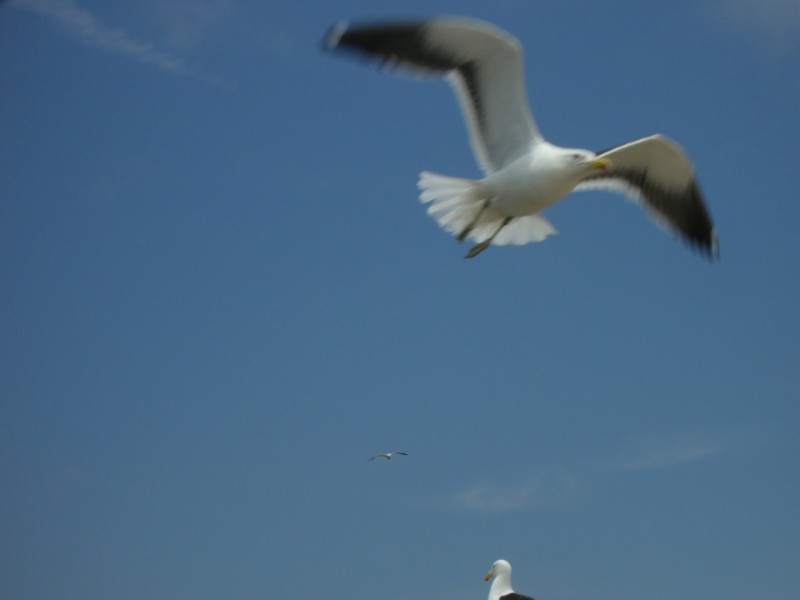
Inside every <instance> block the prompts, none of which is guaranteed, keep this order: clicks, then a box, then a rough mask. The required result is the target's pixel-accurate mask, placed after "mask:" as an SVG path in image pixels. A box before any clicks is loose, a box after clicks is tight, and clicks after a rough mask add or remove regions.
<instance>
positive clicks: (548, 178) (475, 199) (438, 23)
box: [325, 17, 718, 258]
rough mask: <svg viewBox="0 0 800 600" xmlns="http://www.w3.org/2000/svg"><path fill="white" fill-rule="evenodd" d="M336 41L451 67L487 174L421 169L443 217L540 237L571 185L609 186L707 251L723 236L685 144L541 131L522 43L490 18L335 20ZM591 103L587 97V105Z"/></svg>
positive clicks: (338, 45)
mask: <svg viewBox="0 0 800 600" xmlns="http://www.w3.org/2000/svg"><path fill="white" fill-rule="evenodd" d="M325 42H326V44H327V47H328V48H329V49H331V50H337V51H338V50H349V51H354V52H357V53H360V54H362V55H367V56H369V57H373V58H377V59H378V60H379V61H381V63H382V64H383V65H385V66H389V67H402V68H404V69H405V70H406V71H411V72H412V73H416V74H420V75H423V76H424V75H428V76H430V75H446V76H447V79H448V81H449V83H450V84H451V85H452V86H453V88H454V90H455V92H456V95H457V96H458V100H459V103H460V105H461V108H462V111H463V113H464V118H465V120H466V122H467V125H468V128H469V134H470V142H471V144H472V149H473V152H474V153H475V155H476V158H477V160H478V162H479V163H480V166H481V167H482V169H483V171H484V174H485V177H484V178H483V179H462V178H458V177H447V176H444V175H437V174H435V173H430V172H427V171H424V172H423V173H422V174H421V175H420V179H419V184H418V187H419V188H420V190H421V191H422V193H421V194H420V201H422V202H423V203H430V206H429V207H428V214H429V215H431V217H433V218H434V219H435V220H436V222H437V223H439V225H440V226H441V227H442V228H443V229H445V230H446V231H448V232H449V233H452V234H453V235H455V236H457V237H458V240H459V241H463V240H465V239H471V240H473V241H474V242H476V245H475V246H474V247H473V248H472V249H471V250H470V251H469V253H468V254H467V258H472V257H474V256H477V255H478V254H480V253H481V252H482V251H484V250H485V249H486V248H488V247H489V245H491V244H495V245H498V246H502V245H505V244H527V243H530V242H540V241H542V240H544V239H545V238H547V237H548V236H550V235H553V234H555V233H557V232H556V229H555V228H554V227H553V225H551V224H550V222H549V221H548V220H547V219H546V218H545V217H544V215H543V214H542V211H543V210H544V209H545V208H547V207H548V206H551V205H553V204H555V203H556V202H558V201H560V200H561V199H562V198H564V197H565V196H566V195H568V194H569V193H570V192H572V191H573V190H575V191H580V190H588V189H608V190H612V191H617V192H622V193H624V194H626V195H628V196H629V197H631V198H632V199H635V200H637V201H640V202H641V204H642V205H643V206H644V208H645V209H647V212H648V213H649V214H650V215H651V217H653V218H654V219H655V220H656V221H657V222H659V223H660V224H662V225H664V226H666V227H667V228H668V229H671V230H673V231H676V232H677V233H679V234H680V235H681V236H683V237H684V238H685V239H686V240H687V241H688V242H689V243H690V244H691V245H693V246H694V247H695V248H697V249H699V250H700V251H701V252H703V253H705V254H707V255H710V256H716V255H717V254H718V244H717V235H716V232H715V230H714V226H713V224H712V222H711V217H710V216H709V212H708V210H707V208H706V205H705V202H704V200H703V195H702V193H701V191H700V188H699V186H698V184H697V182H696V181H695V177H694V168H693V167H692V164H691V163H690V162H689V159H688V158H687V157H686V155H685V154H684V152H683V150H682V149H681V148H680V146H678V144H676V143H675V142H673V141H672V140H670V139H668V138H666V137H664V136H663V135H651V136H648V137H645V138H642V139H639V140H634V141H632V142H628V143H627V144H623V145H621V146H616V147H614V148H611V149H609V150H605V151H603V152H600V153H595V152H592V151H590V150H582V149H574V148H561V147H559V146H555V145H553V144H551V143H549V142H548V141H546V140H545V139H544V137H543V136H542V134H541V133H540V132H539V128H538V127H537V126H536V122H535V121H534V119H533V116H532V115H531V112H530V109H529V107H528V99H527V94H526V91H525V81H524V77H523V69H522V47H521V45H520V43H519V41H518V40H517V39H516V38H514V37H513V36H511V35H510V34H509V33H507V32H505V31H503V30H502V29H499V28H497V27H495V26H493V25H491V24H489V23H485V22H483V21H476V20H472V19H466V18H459V17H440V18H436V19H432V20H429V21H408V22H395V23H385V24H374V25H366V26H355V27H351V26H350V25H349V24H348V23H342V24H339V25H338V26H336V27H334V28H333V29H332V31H331V32H330V34H329V35H328V37H327V38H326V40H325ZM589 108H590V107H589V106H588V105H587V110H588V109H589Z"/></svg>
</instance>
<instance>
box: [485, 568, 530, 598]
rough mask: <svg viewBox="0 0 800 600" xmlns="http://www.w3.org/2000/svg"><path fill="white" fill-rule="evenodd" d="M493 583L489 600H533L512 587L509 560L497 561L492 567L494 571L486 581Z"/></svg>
mask: <svg viewBox="0 0 800 600" xmlns="http://www.w3.org/2000/svg"><path fill="white" fill-rule="evenodd" d="M490 579H494V581H492V587H490V588H489V598H488V600H533V598H531V597H530V596H523V595H522V594H518V593H516V592H515V591H514V588H512V587H511V565H510V564H509V562H508V561H507V560H497V561H495V563H494V564H493V565H492V570H491V571H489V574H488V575H486V577H485V578H484V581H489V580H490Z"/></svg>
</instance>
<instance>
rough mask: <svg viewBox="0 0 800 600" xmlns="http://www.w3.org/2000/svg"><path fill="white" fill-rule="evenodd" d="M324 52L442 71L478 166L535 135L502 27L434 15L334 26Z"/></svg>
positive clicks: (502, 160) (489, 165)
mask: <svg viewBox="0 0 800 600" xmlns="http://www.w3.org/2000/svg"><path fill="white" fill-rule="evenodd" d="M326 43H327V46H328V48H330V49H332V50H340V49H342V50H352V51H357V52H359V53H362V54H366V55H368V56H372V57H376V58H378V59H380V60H381V61H382V63H383V64H384V65H386V66H389V67H395V66H397V67H405V68H406V69H408V70H410V71H411V72H412V73H417V74H420V75H447V76H448V81H449V82H450V83H451V85H452V86H453V88H454V89H455V92H456V95H457V96H458V99H459V102H460V104H461V108H462V111H463V113H464V118H465V120H466V122H467V126H468V129H469V133H470V142H471V144H472V148H473V151H474V152H475V155H476V157H477V159H478V162H479V163H480V165H481V167H482V168H483V170H484V171H485V172H487V173H491V172H494V171H497V170H499V169H502V168H503V167H504V166H505V165H507V164H509V163H511V162H513V161H514V160H515V159H516V158H518V157H520V156H521V155H523V154H525V153H526V152H528V151H529V150H530V148H531V146H532V145H533V144H534V143H536V142H537V141H540V140H541V139H542V137H541V134H540V133H539V130H538V128H537V127H536V123H535V122H534V120H533V116H532V115H531V113H530V109H529V107H528V99H527V95H526V92H525V80H524V76H523V72H522V49H521V46H520V44H519V42H518V41H517V40H516V38H514V37H513V36H511V35H510V34H508V33H507V32H505V31H503V30H502V29H499V28H497V27H494V26H492V25H489V24H488V23H484V22H482V21H476V20H472V19H464V18H455V17H441V18H438V19H433V20H431V21H416V22H404V23H392V24H378V25H366V26H350V25H349V24H340V25H338V26H337V27H335V28H334V29H333V30H332V31H331V33H330V34H329V36H328V37H327V41H326Z"/></svg>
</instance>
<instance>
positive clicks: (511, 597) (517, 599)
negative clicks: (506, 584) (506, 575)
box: [500, 592, 533, 600]
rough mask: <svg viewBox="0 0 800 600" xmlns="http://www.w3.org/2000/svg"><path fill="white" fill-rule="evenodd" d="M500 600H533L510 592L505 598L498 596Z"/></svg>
mask: <svg viewBox="0 0 800 600" xmlns="http://www.w3.org/2000/svg"><path fill="white" fill-rule="evenodd" d="M500 600H533V598H532V597H531V596H523V595H522V594H518V593H517V592H511V593H510V594H506V595H505V596H500Z"/></svg>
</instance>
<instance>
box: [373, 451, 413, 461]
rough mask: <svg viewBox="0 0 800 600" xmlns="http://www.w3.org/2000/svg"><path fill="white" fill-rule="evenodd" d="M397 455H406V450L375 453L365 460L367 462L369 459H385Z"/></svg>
mask: <svg viewBox="0 0 800 600" xmlns="http://www.w3.org/2000/svg"><path fill="white" fill-rule="evenodd" d="M397 455H400V456H408V452H400V451H397V452H385V453H383V454H376V455H375V456H373V457H372V458H370V459H369V460H368V461H367V462H369V461H370V460H375V459H376V458H385V459H386V460H392V457H394V456H397Z"/></svg>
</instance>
